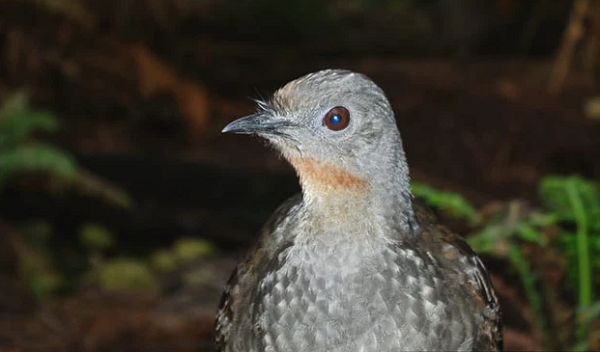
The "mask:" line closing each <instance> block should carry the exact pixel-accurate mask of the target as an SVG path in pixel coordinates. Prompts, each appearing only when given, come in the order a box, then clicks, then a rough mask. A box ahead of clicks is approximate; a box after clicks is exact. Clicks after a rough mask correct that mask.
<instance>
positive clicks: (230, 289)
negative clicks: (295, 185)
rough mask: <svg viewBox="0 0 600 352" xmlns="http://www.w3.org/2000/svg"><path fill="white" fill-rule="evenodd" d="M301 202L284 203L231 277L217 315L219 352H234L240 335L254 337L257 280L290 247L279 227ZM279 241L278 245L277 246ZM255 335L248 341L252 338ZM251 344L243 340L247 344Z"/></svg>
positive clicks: (216, 338)
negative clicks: (252, 309) (253, 311)
mask: <svg viewBox="0 0 600 352" xmlns="http://www.w3.org/2000/svg"><path fill="white" fill-rule="evenodd" d="M301 202H302V196H301V195H300V194H298V195H296V196H293V197H291V198H290V199H288V200H287V201H286V202H284V203H283V204H282V205H281V206H280V207H279V208H278V209H277V210H275V212H274V213H273V215H271V218H270V219H269V220H267V222H266V223H265V225H264V226H263V228H262V230H261V234H260V236H259V240H258V242H257V243H256V244H255V246H254V248H253V249H252V250H250V252H249V255H248V256H247V257H246V258H245V259H244V260H243V261H242V262H240V263H239V264H238V266H237V268H236V269H235V270H234V271H233V273H232V274H231V276H230V277H229V281H228V282H227V285H226V287H225V291H224V292H223V295H222V296H221V303H220V305H219V310H218V312H217V318H216V322H215V343H216V351H217V352H225V351H230V350H232V346H234V345H235V346H236V347H235V349H237V348H238V347H237V344H236V343H235V342H234V341H233V340H236V341H239V340H240V339H242V340H243V339H244V337H242V336H240V334H241V333H244V334H252V332H250V331H249V330H253V329H254V328H255V324H254V323H253V314H252V313H250V314H248V313H249V312H251V308H250V307H251V306H253V300H254V296H255V294H256V292H254V289H255V288H256V287H257V282H258V278H259V277H262V276H263V274H264V273H265V272H264V271H267V270H269V265H268V263H269V262H271V260H272V258H273V257H276V255H277V253H278V252H279V251H282V250H283V249H285V248H287V247H288V246H289V244H286V239H285V238H284V237H282V236H281V234H280V232H281V231H280V227H281V226H282V224H283V223H285V222H286V221H289V219H290V218H292V216H291V215H293V214H294V213H295V212H296V211H297V210H298V208H299V205H300V203H301ZM274 242H276V243H274ZM240 326H242V327H251V328H250V329H242V331H239V330H237V327H240ZM253 338H254V337H253V336H250V337H248V339H253ZM247 342H248V341H244V343H247Z"/></svg>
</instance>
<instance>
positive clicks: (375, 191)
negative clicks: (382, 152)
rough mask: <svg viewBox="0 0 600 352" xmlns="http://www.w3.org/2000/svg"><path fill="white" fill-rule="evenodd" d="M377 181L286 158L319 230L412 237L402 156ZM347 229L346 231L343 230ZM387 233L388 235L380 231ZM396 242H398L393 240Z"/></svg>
mask: <svg viewBox="0 0 600 352" xmlns="http://www.w3.org/2000/svg"><path fill="white" fill-rule="evenodd" d="M394 159H395V160H398V163H397V164H393V163H392V164H390V165H392V167H391V168H390V170H384V169H380V172H378V175H377V178H375V179H373V178H366V177H361V176H360V175H357V174H355V173H352V172H349V171H348V170H346V169H342V168H340V167H338V166H335V165H332V164H328V163H325V162H322V161H319V160H316V159H313V158H310V157H294V158H290V162H291V164H292V165H293V166H294V168H295V169H296V172H297V174H298V177H299V179H300V185H301V186H302V192H303V198H304V202H305V204H306V206H307V209H308V210H309V211H310V212H311V214H312V215H313V216H314V217H315V219H318V221H317V222H316V223H317V224H318V225H319V226H321V227H323V228H325V229H327V230H328V231H330V230H332V229H334V230H335V229H338V230H339V232H345V231H346V230H352V232H356V229H361V230H363V231H362V232H363V233H365V234H368V233H371V232H373V231H377V227H386V228H389V229H395V230H398V231H392V232H391V233H397V235H398V236H411V235H412V234H413V233H415V227H416V222H415V221H414V213H413V209H412V196H411V193H410V190H409V188H408V187H409V186H408V168H407V167H406V163H405V162H404V155H403V153H402V155H400V156H399V157H396V158H394ZM346 227H348V228H346ZM382 232H387V233H390V231H382ZM397 239H399V238H397Z"/></svg>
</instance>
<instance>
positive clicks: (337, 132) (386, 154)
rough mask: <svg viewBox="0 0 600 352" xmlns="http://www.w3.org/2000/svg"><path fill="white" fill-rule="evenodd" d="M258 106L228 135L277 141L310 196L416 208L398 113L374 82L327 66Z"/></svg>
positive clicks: (229, 129) (232, 126)
mask: <svg viewBox="0 0 600 352" xmlns="http://www.w3.org/2000/svg"><path fill="white" fill-rule="evenodd" d="M257 103H258V107H259V109H258V112H257V113H255V114H253V115H250V116H246V117H243V118H241V119H238V120H235V121H233V122H231V123H230V124H228V125H227V126H226V127H225V128H224V129H223V132H226V133H242V134H255V135H258V136H260V137H263V138H265V139H267V140H268V141H269V142H271V144H273V145H274V147H275V148H276V149H278V150H279V151H280V152H281V153H282V155H283V156H284V157H285V158H286V159H287V160H288V161H289V162H290V163H291V164H292V166H293V167H294V168H295V169H296V172H297V174H298V176H299V178H300V183H301V185H302V189H303V193H304V196H305V199H306V198H308V200H310V201H315V202H317V201H319V200H325V201H327V200H332V199H336V197H337V198H339V199H342V200H343V201H345V200H347V199H348V197H349V196H354V197H359V198H363V199H370V198H376V199H377V201H378V202H382V201H383V202H384V203H385V201H386V200H387V201H388V203H389V201H394V199H396V200H398V201H400V202H401V203H406V202H408V204H404V205H407V206H408V207H409V208H410V191H409V185H408V183H409V179H408V166H407V164H406V160H405V157H404V151H403V148H402V141H401V139H400V134H399V132H398V128H397V126H396V121H395V118H394V113H393V111H392V108H391V106H390V103H389V101H388V99H387V98H386V96H385V94H384V93H383V91H382V90H381V88H379V87H378V86H377V85H376V84H375V83H374V82H373V81H372V80H371V79H369V78H367V77H366V76H364V75H362V74H359V73H355V72H351V71H346V70H323V71H319V72H315V73H311V74H308V75H306V76H303V77H301V78H298V79H296V80H294V81H291V82H289V83H288V84H286V85H285V86H283V87H282V88H280V89H279V90H277V91H276V92H275V94H274V95H273V96H272V98H271V99H270V100H269V101H258V102H257ZM369 196H374V197H369ZM386 205H388V206H390V205H396V204H386Z"/></svg>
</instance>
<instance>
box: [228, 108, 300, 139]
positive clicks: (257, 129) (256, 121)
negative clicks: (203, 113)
mask: <svg viewBox="0 0 600 352" xmlns="http://www.w3.org/2000/svg"><path fill="white" fill-rule="evenodd" d="M288 127H292V125H291V124H290V123H289V122H288V121H285V120H280V119H276V117H274V116H272V115H270V114H264V113H259V114H254V115H249V116H245V117H242V118H239V119H237V120H235V121H233V122H231V123H229V124H228V125H227V126H225V128H223V130H222V131H221V132H223V133H239V134H258V135H277V136H283V135H287V133H285V130H286V129H287V128H288Z"/></svg>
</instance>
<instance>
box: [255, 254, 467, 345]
mask: <svg viewBox="0 0 600 352" xmlns="http://www.w3.org/2000/svg"><path fill="white" fill-rule="evenodd" d="M286 252H287V253H286ZM286 252H282V253H281V254H280V256H279V258H278V264H277V267H276V268H275V269H274V270H272V271H271V272H270V273H269V274H268V275H266V276H265V277H264V279H263V280H262V281H261V282H260V285H259V287H260V289H259V295H258V302H259V305H258V313H259V314H258V325H259V326H260V330H261V331H262V337H261V340H260V344H262V346H261V348H259V350H264V351H290V352H292V351H315V352H325V351H339V352H346V351H348V352H349V351H365V352H370V351H373V352H375V351H379V352H385V351H390V352H391V351H399V350H421V349H423V348H425V349H432V350H433V349H447V348H449V349H452V350H466V349H468V348H469V344H470V343H471V341H472V340H471V337H470V336H471V334H472V331H473V329H474V325H473V324H474V322H473V321H472V320H473V319H472V318H471V317H467V316H461V315H463V314H466V313H463V312H462V311H453V310H451V309H449V307H450V303H451V302H448V299H449V298H448V297H451V296H452V292H448V291H447V290H446V291H445V289H444V287H443V286H444V283H443V282H442V280H441V279H440V278H439V277H438V275H439V273H438V272H437V271H436V269H435V266H434V265H433V264H432V263H431V261H430V260H426V259H425V258H423V257H422V256H420V255H419V253H418V252H417V251H415V250H412V249H409V248H404V249H402V248H390V247H389V246H388V247H384V248H382V251H381V252H379V253H371V254H369V255H365V256H360V255H358V254H356V257H355V258H354V259H351V258H348V257H344V258H340V257H338V256H336V253H330V255H329V256H328V257H319V258H315V257H314V256H315V255H317V256H318V255H320V254H317V253H315V252H311V251H306V250H305V249H303V248H294V246H291V247H289V248H288V249H287V250H286ZM311 256H312V257H311ZM291 258H294V259H291ZM440 293H445V295H440ZM465 311H466V310H465Z"/></svg>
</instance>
